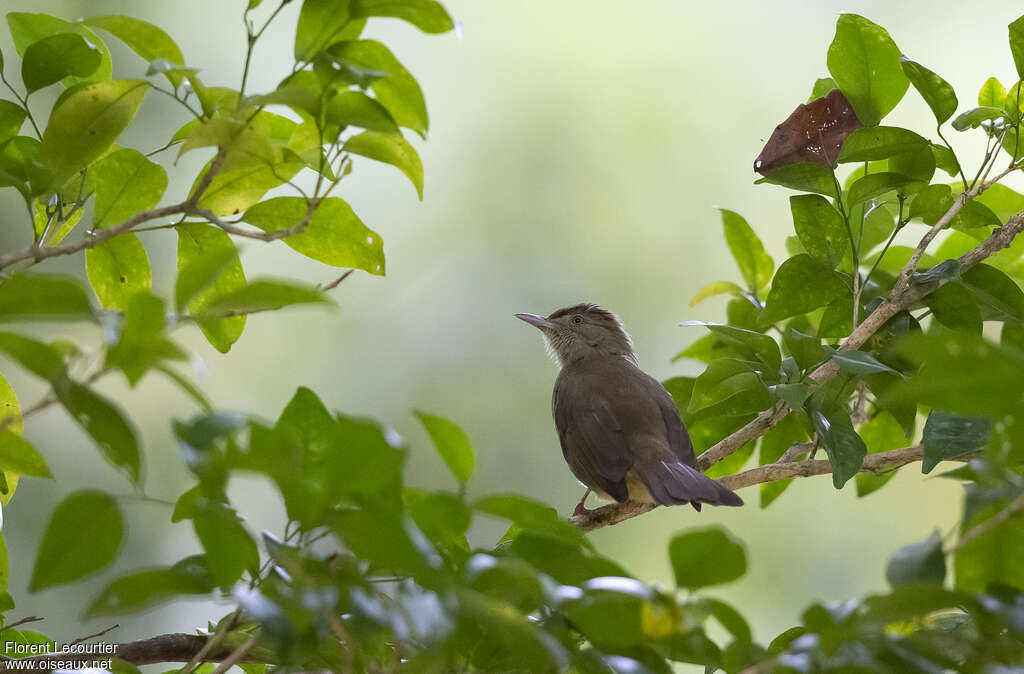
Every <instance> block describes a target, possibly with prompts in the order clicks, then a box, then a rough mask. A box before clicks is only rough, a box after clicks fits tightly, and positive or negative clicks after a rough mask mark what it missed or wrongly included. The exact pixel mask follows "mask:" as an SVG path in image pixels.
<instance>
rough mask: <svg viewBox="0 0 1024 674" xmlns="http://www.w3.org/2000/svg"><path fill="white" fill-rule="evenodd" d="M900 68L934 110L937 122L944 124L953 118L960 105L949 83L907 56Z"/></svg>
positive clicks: (902, 59) (901, 62) (902, 60)
mask: <svg viewBox="0 0 1024 674" xmlns="http://www.w3.org/2000/svg"><path fill="white" fill-rule="evenodd" d="M900 66H901V67H902V68H903V74H904V75H906V76H907V79H909V80H910V83H911V84H913V85H914V88H915V89H917V92H918V93H919V94H921V98H923V99H924V102H925V103H927V104H928V107H929V108H931V109H932V114H934V115H935V121H936V122H938V123H939V124H942V123H943V122H945V121H946V120H947V119H949V118H950V117H952V116H953V113H954V112H956V106H957V105H958V103H957V100H956V92H955V91H953V87H951V86H949V82H947V81H946V80H944V79H942V78H941V77H939V76H938V75H936V74H935V73H933V72H932V71H931V70H928V69H927V68H925V67H924V66H923V65H921V64H920V63H917V62H916V61H911V60H910V59H908V58H907V57H905V56H904V57H901V58H900Z"/></svg>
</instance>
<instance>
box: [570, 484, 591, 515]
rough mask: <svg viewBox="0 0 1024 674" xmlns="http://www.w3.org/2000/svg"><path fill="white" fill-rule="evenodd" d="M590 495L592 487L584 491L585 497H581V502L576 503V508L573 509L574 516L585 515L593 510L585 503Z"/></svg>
mask: <svg viewBox="0 0 1024 674" xmlns="http://www.w3.org/2000/svg"><path fill="white" fill-rule="evenodd" d="M588 496H590V489H587V490H586V491H585V492H583V498H581V499H580V502H579V503H577V504H576V508H575V509H574V510H573V511H572V516H573V517H582V516H583V515H587V514H589V513H590V512H591V510H590V508H588V507H587V506H586V505H584V504H585V503H586V502H587V497H588Z"/></svg>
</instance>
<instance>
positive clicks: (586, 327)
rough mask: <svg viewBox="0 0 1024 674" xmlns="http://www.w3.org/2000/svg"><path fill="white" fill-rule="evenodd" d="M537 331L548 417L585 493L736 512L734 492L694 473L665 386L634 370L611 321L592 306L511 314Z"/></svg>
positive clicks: (627, 343)
mask: <svg viewBox="0 0 1024 674" xmlns="http://www.w3.org/2000/svg"><path fill="white" fill-rule="evenodd" d="M515 316H516V318H518V319H520V320H523V321H525V322H527V323H529V324H530V325H533V326H534V327H536V328H538V329H539V330H540V331H541V334H542V335H543V336H544V341H545V342H546V344H547V348H548V352H549V354H550V355H551V356H552V357H553V358H554V360H555V362H556V363H557V364H558V367H559V373H558V377H557V379H556V380H555V388H554V392H553V394H552V397H551V411H552V416H553V417H554V420H555V428H556V429H557V431H558V439H559V441H560V442H561V445H562V455H563V456H564V457H565V461H566V463H568V464H569V469H570V470H571V471H572V473H573V475H575V476H576V479H578V480H579V481H580V482H582V483H583V485H584V486H585V487H587V491H586V492H584V494H583V498H582V499H580V502H579V504H578V505H577V506H576V509H575V511H574V515H581V514H585V513H586V512H589V511H588V509H587V508H586V506H585V503H586V500H587V496H589V494H590V492H591V491H593V492H594V493H596V494H597V495H598V497H600V498H603V499H606V500H615V501H618V502H620V503H623V502H626V501H639V502H645V503H655V504H659V505H666V506H668V505H681V504H686V503H689V504H690V505H692V506H693V508H694V509H695V510H697V511H700V509H701V505H702V504H708V505H723V506H741V505H743V499H741V498H740V497H739V495H737V494H736V493H735V492H733V491H731V490H730V489H727V488H726V487H724V486H723V485H722V484H720V483H719V482H717V481H716V480H713V479H711V478H709V477H708V476H707V475H704V473H702V472H700V470H698V469H697V456H696V454H695V453H694V451H693V443H692V442H691V441H690V436H689V433H687V431H686V426H685V425H684V424H683V420H682V418H681V417H680V416H679V410H678V408H676V405H675V403H674V402H673V401H672V396H670V395H669V393H668V391H666V390H665V387H664V386H662V385H661V384H660V383H659V382H658V381H657V380H656V379H654V378H653V377H651V376H650V375H648V374H647V373H646V372H644V371H643V370H641V369H640V366H639V365H638V364H637V359H636V354H635V353H634V351H633V341H632V339H631V338H630V336H629V334H628V333H627V332H626V330H625V329H624V328H623V326H622V322H621V321H620V320H619V318H618V317H617V316H616V315H615V314H613V313H612V312H610V311H607V310H606V309H602V308H601V307H599V306H597V305H596V304H589V303H584V304H576V305H573V306H570V307H565V308H563V309H559V310H557V311H555V312H553V313H551V314H550V315H548V316H540V315H537V314H526V313H522V314H516V315H515Z"/></svg>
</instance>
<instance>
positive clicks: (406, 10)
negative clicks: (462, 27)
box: [349, 0, 455, 33]
mask: <svg viewBox="0 0 1024 674" xmlns="http://www.w3.org/2000/svg"><path fill="white" fill-rule="evenodd" d="M349 11H350V12H351V13H352V16H353V18H356V17H358V18H364V17H365V18H369V17H371V16H387V17H393V18H396V19H402V20H404V21H408V22H409V23H411V24H412V25H414V26H416V27H417V28H419V29H420V30H422V31H423V32H424V33H447V32H448V31H450V30H451V29H453V28H454V27H455V24H454V23H453V22H452V18H451V17H450V16H448V12H446V11H445V9H444V7H442V6H441V3H439V2H435V0H403V1H402V2H395V1H394V0H351V3H350V5H349Z"/></svg>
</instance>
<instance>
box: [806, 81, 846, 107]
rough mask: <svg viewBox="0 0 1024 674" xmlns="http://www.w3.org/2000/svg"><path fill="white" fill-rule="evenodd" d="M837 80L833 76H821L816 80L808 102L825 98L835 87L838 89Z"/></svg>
mask: <svg viewBox="0 0 1024 674" xmlns="http://www.w3.org/2000/svg"><path fill="white" fill-rule="evenodd" d="M838 88H839V87H837V86H836V81H835V80H834V79H832V78H831V77H819V78H818V79H816V80H814V86H813V87H812V88H811V97H810V98H808V99H807V102H808V103H810V102H811V101H816V100H818V99H819V98H824V97H825V96H827V95H828V92H830V91H832V90H833V89H838Z"/></svg>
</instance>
